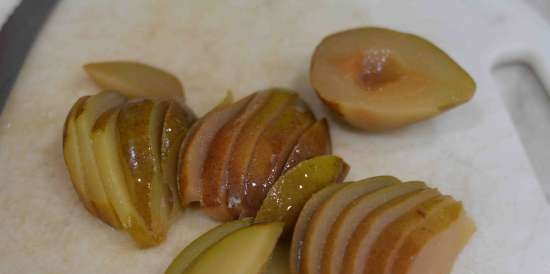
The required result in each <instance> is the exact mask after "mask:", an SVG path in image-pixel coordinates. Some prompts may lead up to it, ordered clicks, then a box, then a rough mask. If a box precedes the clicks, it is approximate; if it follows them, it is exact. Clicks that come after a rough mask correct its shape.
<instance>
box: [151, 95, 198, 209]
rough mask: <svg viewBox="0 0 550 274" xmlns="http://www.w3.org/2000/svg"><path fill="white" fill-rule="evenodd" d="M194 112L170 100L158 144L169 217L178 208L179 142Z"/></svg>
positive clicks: (191, 121)
mask: <svg viewBox="0 0 550 274" xmlns="http://www.w3.org/2000/svg"><path fill="white" fill-rule="evenodd" d="M195 120H196V117H195V114H193V112H192V111H191V110H189V109H188V108H187V107H184V106H182V105H180V104H179V103H178V102H176V101H174V100H171V101H169V103H168V107H167V109H166V114H165V115H164V121H163V123H162V135H161V146H160V166H161V170H162V176H163V182H164V183H165V184H167V185H168V190H169V192H170V193H169V194H167V197H168V207H169V209H170V219H172V218H173V217H175V215H176V214H177V213H178V212H179V210H180V203H179V198H178V186H177V167H178V154H179V151H180V146H181V143H182V142H183V139H184V138H185V136H186V135H187V132H189V129H190V128H191V126H192V125H193V123H194V122H195Z"/></svg>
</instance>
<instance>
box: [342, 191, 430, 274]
mask: <svg viewBox="0 0 550 274" xmlns="http://www.w3.org/2000/svg"><path fill="white" fill-rule="evenodd" d="M410 184H411V183H403V184H402V186H403V187H405V186H406V185H410ZM422 184H423V183H422ZM438 195H440V193H439V191H437V190H435V189H429V188H428V189H426V188H424V189H422V190H417V191H415V192H409V193H406V194H403V195H401V196H399V197H396V198H394V199H392V200H390V201H388V202H387V203H385V204H383V205H381V206H379V207H378V208H376V209H375V210H373V211H371V212H368V214H366V215H364V216H363V217H362V218H361V217H360V218H361V223H360V224H359V226H358V227H357V229H356V230H355V231H354V232H353V233H352V235H350V236H349V239H350V240H349V242H348V245H347V248H346V252H345V255H344V262H343V265H342V268H341V271H343V272H341V273H364V272H365V271H366V269H367V268H368V267H369V266H368V265H367V264H366V259H367V258H368V256H369V254H370V251H371V250H372V245H373V244H374V242H375V241H376V239H378V236H379V235H380V233H381V232H382V231H383V230H384V229H385V228H386V227H387V226H388V224H390V223H392V222H393V221H395V220H397V219H398V218H399V217H401V216H402V215H403V214H405V213H406V212H408V211H409V210H411V209H412V208H415V207H416V206H418V205H419V204H420V203H423V202H424V201H426V200H429V199H431V198H433V197H436V196H438Z"/></svg>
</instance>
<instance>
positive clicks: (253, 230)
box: [182, 223, 284, 274]
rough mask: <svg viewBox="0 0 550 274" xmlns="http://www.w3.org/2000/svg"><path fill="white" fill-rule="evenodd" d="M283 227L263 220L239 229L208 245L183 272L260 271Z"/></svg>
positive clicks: (238, 273) (242, 273)
mask: <svg viewBox="0 0 550 274" xmlns="http://www.w3.org/2000/svg"><path fill="white" fill-rule="evenodd" d="M283 226H284V224H283V223H266V224H255V225H251V226H248V227H245V228H241V229H239V230H237V231H235V232H233V233H231V234H229V235H227V236H225V237H224V238H223V239H221V240H220V241H218V242H217V243H215V244H214V245H212V246H210V248H208V249H207V250H206V251H204V252H203V253H202V254H201V255H200V256H199V257H198V258H196V259H195V261H193V263H192V264H191V265H190V266H189V267H188V268H187V269H186V270H185V271H183V272H182V274H212V273H220V272H226V273H232V274H260V273H261V272H262V270H263V269H264V267H265V265H266V263H267V262H268V261H269V258H270V257H271V253H272V252H273V249H274V248H275V245H276V244H277V239H278V238H279V235H280V234H281V232H282V231H283Z"/></svg>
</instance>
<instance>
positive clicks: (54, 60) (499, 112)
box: [0, 0, 550, 274]
mask: <svg viewBox="0 0 550 274" xmlns="http://www.w3.org/2000/svg"><path fill="white" fill-rule="evenodd" d="M222 2H223V3H222ZM363 25H381V26H386V27H391V28H395V29H399V30H403V31H409V32H414V33H416V34H419V35H421V36H424V37H426V38H428V39H429V40H431V41H433V42H434V43H436V44H437V45H439V46H440V47H442V48H443V49H444V50H445V51H447V52H448V53H449V54H450V55H451V56H452V57H453V58H455V59H456V60H457V62H458V63H460V64H461V65H462V66H463V67H464V68H465V69H466V70H467V71H469V72H470V73H471V74H472V75H473V77H474V78H475V80H476V81H477V84H478V91H477V93H476V96H475V97H474V99H473V100H472V101H471V102H470V103H468V104H466V105H464V106H462V107H459V108H457V109H454V110H452V111H450V112H448V113H445V114H443V115H441V116H440V117H437V118H435V119H432V120H430V121H426V122H423V123H420V124H417V125H415V126H412V127H409V128H406V129H403V130H398V131H393V132H388V133H384V134H368V133H362V132H358V131H354V130H351V129H350V128H348V127H347V126H344V125H342V124H340V123H339V122H338V121H336V120H335V119H334V118H333V117H332V116H330V120H331V126H332V136H333V140H334V148H335V153H336V154H338V155H341V156H343V157H344V158H345V159H346V160H347V161H348V162H349V163H350V165H351V166H352V170H351V172H350V175H349V177H348V178H350V179H358V178H363V177H368V176H374V175H380V174H393V175H396V176H399V177H401V178H402V179H407V180H412V179H418V180H425V181H427V182H429V183H430V184H431V185H433V186H436V187H439V188H440V189H441V190H442V191H443V192H444V193H449V194H452V195H454V196H455V197H457V198H459V199H461V200H463V201H464V204H465V206H466V208H467V210H468V212H469V213H470V214H471V215H472V216H473V218H474V219H475V221H476V223H477V225H478V232H477V233H476V234H475V236H474V238H473V239H472V241H471V242H470V244H469V245H468V246H467V247H466V249H465V250H464V252H463V253H462V255H461V256H460V258H459V260H458V262H457V264H456V266H455V269H454V272H453V273H456V274H459V273H460V274H490V273H495V274H496V273H498V274H506V273H510V274H518V273H530V274H548V273H550V208H549V205H548V204H547V202H546V201H545V199H544V197H543V194H542V191H541V188H540V186H539V185H538V182H537V181H536V179H535V177H534V175H533V171H532V170H531V167H530V165H529V163H528V160H527V157H526V155H525V152H524V150H523V148H522V146H521V144H520V141H519V139H518V136H517V134H516V132H515V130H514V127H513V125H512V123H511V120H510V118H509V116H508V113H507V112H506V110H505V106H504V103H503V101H502V99H501V97H500V94H499V92H498V90H497V89H496V88H495V85H494V84H493V82H492V78H491V73H490V70H491V67H492V66H493V65H494V64H495V63H496V62H498V61H501V60H505V59H509V58H515V59H521V60H527V61H531V62H532V64H533V65H534V66H535V68H536V69H537V71H538V72H539V73H540V74H541V76H542V78H543V79H544V80H546V84H547V87H550V73H549V72H550V69H548V68H549V64H550V31H549V27H548V25H546V24H545V23H543V22H542V21H541V20H540V19H539V18H538V17H537V16H536V15H534V13H533V12H532V11H530V10H527V9H525V8H524V7H523V6H522V5H521V4H519V3H517V2H515V1H500V0H493V1H491V0H483V1H480V0H463V1H458V0H447V1H439V0H431V1H428V0H425V1H423V0H414V1H412V0H402V1H397V0H386V1H381V0H380V1H376V0H372V1H368V0H363V1H359V0H358V1H337V0H333V1H328V0H326V1H315V0H310V1H267V0H265V1H244V0H240V1H236V0H234V1H181V0H172V1H168V0H162V1H161V0H158V1H150V0H149V1H147V0H133V1H130V0H128V1H110V0H100V1H79V0H64V1H62V2H61V4H60V5H59V6H58V8H57V10H55V12H54V13H53V15H52V17H51V18H50V20H49V21H48V23H47V25H46V26H45V29H44V30H43V32H42V34H41V35H40V37H39V38H38V40H37V42H36V45H35V47H34V49H33V50H32V52H31V54H30V56H29V58H28V59H27V62H26V64H25V66H24V68H23V70H22V72H21V75H20V76H19V79H18V81H17V83H16V85H15V88H14V90H13V91H12V93H11V96H10V98H9V101H8V102H7V105H6V107H5V110H4V112H3V114H2V116H1V117H0V178H2V180H1V186H0V208H1V209H2V211H1V213H0V247H1V248H0V273H10V274H11V273H20V274H21V273H118V274H122V273H162V272H163V271H164V269H165V267H166V266H167V265H168V263H169V262H170V261H171V259H172V258H173V257H174V256H175V255H176V254H177V253H178V251H179V250H180V249H181V248H183V247H184V246H185V245H186V244H187V243H189V241H191V240H192V239H194V238H195V237H196V236H197V235H198V234H200V233H202V232H203V231H205V230H206V229H208V228H210V227H211V226H213V225H214V224H215V223H214V222H213V221H211V220H209V219H207V218H206V217H204V216H203V215H202V214H200V212H198V211H196V210H187V211H186V212H185V214H183V215H182V216H181V218H179V219H178V221H177V222H176V223H175V225H173V226H172V228H171V230H170V233H169V235H168V240H167V241H166V243H164V244H162V245H161V246H159V247H156V248H151V249H148V250H138V249H136V248H135V247H134V245H133V243H132V241H131V240H130V239H129V237H128V236H127V235H126V234H125V233H123V232H118V231H115V230H113V229H110V228H109V227H107V226H106V225H104V224H103V223H101V222H100V221H98V220H96V219H94V218H92V217H91V216H90V215H89V214H88V213H86V211H85V210H84V208H83V207H82V206H81V205H80V204H79V202H78V200H77V196H76V195H75V193H74V191H73V190H72V187H71V184H70V183H69V181H68V177H67V172H66V170H65V167H64V163H63V158H62V151H61V131H62V126H63V119H64V118H65V115H66V114H67V112H68V110H69V108H70V106H71V104H72V103H73V102H74V101H75V100H76V99H77V98H78V97H79V96H82V95H84V94H90V93H94V92H96V91H97V88H95V87H94V85H93V84H92V83H91V82H90V80H89V79H88V78H87V77H86V75H85V74H84V72H83V70H82V69H81V66H82V65H83V64H84V63H86V62H91V61H100V60H111V59H132V60H139V61H142V62H146V63H150V64H153V65H156V66H159V67H162V68H165V69H167V70H169V71H171V72H173V73H175V74H176V75H177V76H178V77H179V78H180V79H181V80H182V81H183V82H184V85H185V87H186V90H187V98H188V102H189V105H190V106H191V107H192V108H193V109H194V110H196V112H197V113H198V114H203V113H205V112H206V111H207V110H208V109H209V108H210V107H211V106H213V105H214V104H215V103H216V102H217V101H218V100H219V99H220V98H221V97H222V96H223V94H224V93H225V91H226V90H227V89H228V88H230V89H233V90H234V91H236V95H237V97H241V96H244V95H245V94H248V93H250V92H252V91H255V90H258V89H262V88H267V87H271V86H285V87H290V88H294V89H297V90H299V91H300V92H301V94H302V95H303V96H304V98H305V99H306V100H307V101H308V102H309V103H310V104H311V105H312V106H313V108H314V110H315V112H316V113H317V115H318V116H325V115H328V114H327V111H326V110H325V109H324V108H323V107H322V106H321V104H320V102H319V100H318V99H317V98H316V96H315V95H314V94H313V92H312V90H311V88H310V86H309V84H308V66H309V58H310V55H311V54H312V52H313V50H314V47H315V46H316V45H317V43H318V42H319V41H320V39H321V38H322V37H324V36H325V35H327V34H330V33H332V32H335V31H338V30H343V29H347V28H352V27H357V26H363ZM220 271H222V270H220ZM225 271H226V272H225V273H229V272H227V270H225ZM220 273H221V272H220Z"/></svg>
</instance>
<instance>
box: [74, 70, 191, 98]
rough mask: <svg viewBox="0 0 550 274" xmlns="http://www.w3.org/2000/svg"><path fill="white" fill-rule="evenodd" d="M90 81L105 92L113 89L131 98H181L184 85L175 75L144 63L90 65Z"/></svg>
mask: <svg viewBox="0 0 550 274" xmlns="http://www.w3.org/2000/svg"><path fill="white" fill-rule="evenodd" d="M84 70H85V71H86V72H87V73H88V75H89V76H90V78H92V80H94V82H95V83H96V84H97V85H98V86H99V87H100V88H102V89H104V90H116V91H118V92H120V93H122V94H124V95H126V96H128V97H130V98H135V97H161V98H173V99H176V98H183V96H184V91H183V86H182V84H181V83H180V81H179V80H178V78H176V77H175V76H174V75H172V74H170V73H168V72H166V71H163V70H161V69H159V68H155V67H152V66H149V65H146V64H142V63H137V62H127V61H114V62H100V63H90V64H86V65H85V66H84Z"/></svg>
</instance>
